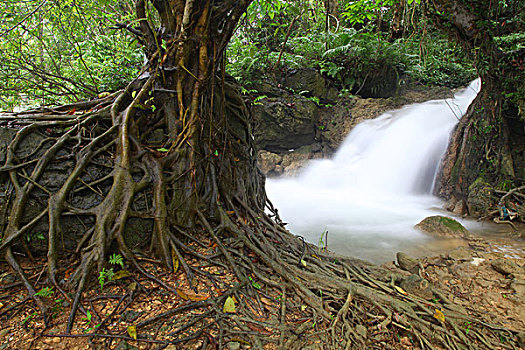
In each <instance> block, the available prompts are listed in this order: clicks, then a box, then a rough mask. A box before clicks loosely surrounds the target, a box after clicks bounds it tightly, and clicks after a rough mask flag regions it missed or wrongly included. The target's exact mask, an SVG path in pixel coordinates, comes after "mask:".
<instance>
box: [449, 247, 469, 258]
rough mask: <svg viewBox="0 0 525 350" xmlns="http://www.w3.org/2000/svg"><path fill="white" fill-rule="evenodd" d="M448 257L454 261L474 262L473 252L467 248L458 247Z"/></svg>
mask: <svg viewBox="0 0 525 350" xmlns="http://www.w3.org/2000/svg"><path fill="white" fill-rule="evenodd" d="M448 257H449V258H450V259H453V260H463V261H470V260H472V252H471V251H470V249H468V248H466V247H457V248H455V249H453V250H451V251H450V252H449V253H448Z"/></svg>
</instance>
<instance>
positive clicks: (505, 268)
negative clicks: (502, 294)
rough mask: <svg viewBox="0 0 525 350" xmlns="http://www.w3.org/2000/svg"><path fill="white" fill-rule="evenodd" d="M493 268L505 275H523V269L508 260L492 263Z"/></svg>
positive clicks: (498, 260)
mask: <svg viewBox="0 0 525 350" xmlns="http://www.w3.org/2000/svg"><path fill="white" fill-rule="evenodd" d="M491 265H492V268H493V269H494V270H496V271H498V272H499V273H502V274H504V275H511V274H512V275H514V274H520V273H523V268H521V267H519V266H518V265H516V263H515V262H513V261H511V260H508V259H496V260H494V261H493V262H492V263H491Z"/></svg>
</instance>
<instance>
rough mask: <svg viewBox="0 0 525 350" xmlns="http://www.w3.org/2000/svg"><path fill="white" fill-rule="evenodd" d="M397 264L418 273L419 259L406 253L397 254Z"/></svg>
mask: <svg viewBox="0 0 525 350" xmlns="http://www.w3.org/2000/svg"><path fill="white" fill-rule="evenodd" d="M396 257H397V264H398V265H399V267H400V268H401V269H403V270H405V271H408V272H412V273H418V271H419V260H417V259H415V258H412V257H410V256H408V255H407V254H405V253H402V252H398V253H397V254H396Z"/></svg>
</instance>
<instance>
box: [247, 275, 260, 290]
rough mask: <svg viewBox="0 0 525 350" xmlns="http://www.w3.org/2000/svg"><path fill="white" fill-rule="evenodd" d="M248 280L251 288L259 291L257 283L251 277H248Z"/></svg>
mask: <svg viewBox="0 0 525 350" xmlns="http://www.w3.org/2000/svg"><path fill="white" fill-rule="evenodd" d="M248 279H249V280H250V282H251V283H252V287H253V288H256V289H261V285H260V284H259V283H258V282H255V281H254V280H253V279H252V277H251V276H249V277H248Z"/></svg>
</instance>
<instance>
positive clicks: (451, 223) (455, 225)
mask: <svg viewBox="0 0 525 350" xmlns="http://www.w3.org/2000/svg"><path fill="white" fill-rule="evenodd" d="M439 221H440V223H441V224H443V225H445V226H446V227H448V228H449V229H451V230H453V231H466V228H465V227H463V225H461V224H460V223H459V222H457V221H456V220H454V219H451V218H447V217H445V216H441V217H440V218H439Z"/></svg>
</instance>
